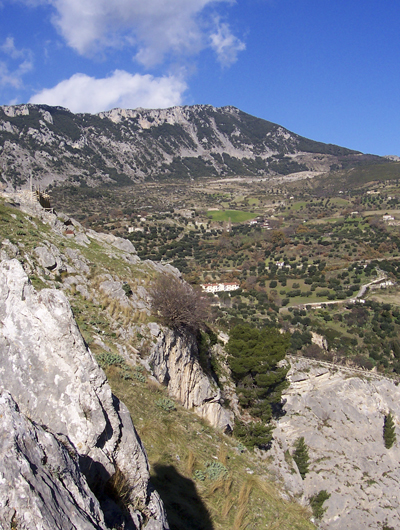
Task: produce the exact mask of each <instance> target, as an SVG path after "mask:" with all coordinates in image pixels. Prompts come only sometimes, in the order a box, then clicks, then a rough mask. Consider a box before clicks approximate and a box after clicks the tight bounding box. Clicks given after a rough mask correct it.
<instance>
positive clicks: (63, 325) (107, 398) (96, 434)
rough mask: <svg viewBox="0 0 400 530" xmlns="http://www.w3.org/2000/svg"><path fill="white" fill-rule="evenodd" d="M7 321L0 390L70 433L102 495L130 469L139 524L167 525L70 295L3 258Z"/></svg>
mask: <svg viewBox="0 0 400 530" xmlns="http://www.w3.org/2000/svg"><path fill="white" fill-rule="evenodd" d="M0 322H1V327H0V351H1V352H2V361H1V367H0V388H3V389H5V390H7V391H9V392H10V393H11V394H12V396H13V398H14V399H15V401H16V402H17V403H18V406H19V408H20V410H21V412H22V413H24V414H26V415H27V416H28V417H29V418H31V419H32V420H34V421H35V422H36V423H38V424H40V425H46V426H47V428H48V429H49V430H51V431H52V432H54V433H62V434H63V435H65V436H66V437H68V439H69V440H70V442H71V443H72V444H73V446H74V447H75V448H76V451H77V453H78V455H79V464H80V466H81V469H82V471H83V473H84V474H85V476H86V479H87V481H88V483H89V486H90V487H92V488H96V490H97V491H99V492H100V493H101V492H102V491H103V490H104V487H105V484H106V483H107V481H108V480H109V479H110V478H111V477H112V476H113V475H114V474H115V473H116V472H121V473H122V474H123V476H124V477H125V478H126V480H127V483H128V484H129V487H130V491H131V493H130V501H131V504H130V506H131V526H132V525H133V526H132V528H144V527H145V526H146V525H145V522H146V521H148V523H147V527H148V528H150V527H151V528H152V529H157V530H161V529H163V528H167V527H168V525H167V522H166V519H165V514H164V511H163V508H162V503H161V501H160V499H159V497H158V494H157V493H156V492H154V491H152V489H151V486H150V484H149V468H148V461H147V457H146V453H145V451H144V449H143V447H142V444H141V441H140V439H139V438H138V436H137V434H136V432H135V429H134V426H133V424H132V421H131V418H130V416H129V412H128V410H127V409H126V407H125V406H124V404H123V403H121V402H120V401H119V400H118V399H117V398H116V397H115V396H113V395H112V393H111V389H110V387H109V385H108V383H107V380H106V377H105V374H104V372H103V371H102V370H101V369H100V368H99V366H98V365H97V363H96V361H95V360H94V358H93V356H92V354H91V353H90V351H89V350H88V349H87V347H86V345H85V343H84V341H83V338H82V336H81V334H80V332H79V330H78V328H77V326H76V323H75V321H74V318H73V315H72V312H71V309H70V306H69V303H68V301H67V299H66V298H65V295H64V294H63V293H62V292H61V291H58V290H51V289H43V290H42V291H40V292H36V291H35V290H34V289H33V287H32V286H31V285H30V283H29V281H28V278H27V276H26V274H25V272H24V270H23V268H22V266H21V265H20V263H19V262H18V261H17V260H10V261H3V262H2V263H1V264H0ZM132 506H136V507H139V506H140V509H134V508H132ZM66 528H67V527H66ZM68 528H69V527H68Z"/></svg>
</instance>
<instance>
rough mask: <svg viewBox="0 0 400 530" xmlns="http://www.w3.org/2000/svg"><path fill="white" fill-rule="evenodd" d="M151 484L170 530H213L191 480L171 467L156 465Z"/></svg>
mask: <svg viewBox="0 0 400 530" xmlns="http://www.w3.org/2000/svg"><path fill="white" fill-rule="evenodd" d="M151 482H152V484H153V485H154V487H155V489H156V490H157V491H158V493H159V495H160V497H161V499H162V501H163V503H164V506H165V509H166V512H167V519H168V522H169V525H170V528H171V530H214V527H213V524H212V522H211V518H210V514H209V512H208V510H207V508H206V507H205V506H204V504H203V502H202V500H201V499H200V497H199V495H198V493H197V489H196V485H195V483H194V482H193V480H190V479H188V478H186V477H183V476H182V475H180V474H179V473H178V472H177V470H176V469H175V468H174V467H173V466H164V465H157V464H156V465H155V466H154V470H153V474H152V476H151Z"/></svg>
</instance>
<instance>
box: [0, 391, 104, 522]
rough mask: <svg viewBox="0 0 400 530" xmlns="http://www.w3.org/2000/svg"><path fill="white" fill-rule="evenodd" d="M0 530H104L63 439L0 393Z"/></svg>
mask: <svg viewBox="0 0 400 530" xmlns="http://www.w3.org/2000/svg"><path fill="white" fill-rule="evenodd" d="M0 429H1V433H2V434H1V435H0V461H1V465H0V472H1V477H2V480H0V528H18V529H22V528H27V529H28V528H29V529H30V528H32V529H33V528H41V529H43V530H54V528H79V529H80V530H106V528H107V527H106V525H105V522H104V517H103V513H102V511H101V509H100V504H99V502H98V500H97V499H96V497H95V496H94V494H93V492H92V491H91V490H90V488H89V486H88V484H87V482H86V479H85V477H84V476H83V475H82V473H81V470H80V468H79V464H78V461H77V460H78V459H77V456H78V455H77V453H75V452H74V450H73V448H72V446H71V445H70V444H69V445H68V444H67V442H66V440H62V441H61V440H60V438H57V437H56V436H55V435H54V434H52V433H51V432H49V431H46V430H45V429H43V427H40V426H39V425H38V424H35V423H33V422H32V421H31V420H29V419H28V418H27V417H26V416H24V415H23V414H21V413H20V412H19V410H18V407H17V405H16V403H15V402H14V400H13V399H12V397H11V394H9V393H8V392H5V391H3V392H2V393H0Z"/></svg>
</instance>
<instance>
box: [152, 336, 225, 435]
mask: <svg viewBox="0 0 400 530" xmlns="http://www.w3.org/2000/svg"><path fill="white" fill-rule="evenodd" d="M149 363H150V366H151V368H152V370H153V372H154V375H155V377H156V378H157V379H158V381H159V382H160V383H162V384H164V385H166V386H167V387H168V391H169V393H170V394H171V396H173V397H174V398H176V399H177V400H178V401H179V402H180V403H181V404H182V405H183V406H184V407H186V408H188V409H193V410H194V412H196V414H198V415H200V416H201V417H203V418H205V419H207V420H208V421H209V422H210V423H211V425H214V426H215V427H217V428H219V429H221V430H223V431H228V432H229V431H231V430H232V428H233V413H232V412H231V411H229V410H227V409H225V408H223V406H222V397H221V391H220V389H219V388H218V387H217V385H216V383H215V381H213V380H212V379H211V378H210V377H208V376H207V375H206V374H205V373H204V371H203V369H202V368H201V366H200V363H199V360H198V352H197V346H196V343H195V340H194V339H193V337H191V336H190V335H184V334H180V333H178V332H173V331H166V332H165V333H163V334H162V335H161V338H160V339H159V340H158V342H157V344H156V346H155V348H154V350H153V352H152V354H151V356H150V359H149Z"/></svg>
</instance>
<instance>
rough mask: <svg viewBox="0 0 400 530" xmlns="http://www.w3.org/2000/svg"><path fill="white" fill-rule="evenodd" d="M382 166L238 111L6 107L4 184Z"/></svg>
mask: <svg viewBox="0 0 400 530" xmlns="http://www.w3.org/2000/svg"><path fill="white" fill-rule="evenodd" d="M371 161H375V162H382V161H384V159H382V158H381V157H378V156H375V155H364V154H362V153H360V152H358V151H353V150H350V149H347V148H344V147H340V146H336V145H333V144H323V143H322V142H316V141H314V140H310V139H307V138H304V137H302V136H300V135H297V134H295V133H293V132H291V131H289V130H288V129H285V128H284V127H282V126H280V125H278V124H275V123H272V122H269V121H266V120H263V119H261V118H257V117H255V116H251V115H249V114H246V113H245V112H243V111H241V110H239V109H237V108H236V107H232V106H226V107H220V108H216V107H213V106H211V105H193V106H175V107H170V108H167V109H141V108H139V109H112V110H110V111H105V112H101V113H99V114H82V113H81V114H73V113H72V112H70V111H69V110H68V109H64V108H62V107H50V106H47V105H33V104H24V105H16V106H2V107H0V179H1V181H2V182H3V184H4V186H6V187H7V188H9V189H18V188H21V187H23V186H26V184H27V183H28V181H29V176H30V175H32V177H33V179H34V181H35V184H36V185H40V186H41V187H46V186H48V185H49V184H57V183H58V184H60V183H69V184H74V185H77V186H78V185H80V186H90V187H96V186H99V185H110V186H121V185H131V184H132V183H135V182H143V181H146V180H158V179H162V180H164V179H166V178H167V179H168V178H178V179H186V180H187V179H190V180H192V179H196V178H199V177H229V176H256V177H260V178H265V177H266V178H268V177H270V176H276V175H283V176H285V175H289V174H293V173H302V172H305V171H307V172H309V173H311V175H314V174H321V173H325V172H328V171H330V170H331V169H332V168H333V169H340V168H343V167H348V166H349V165H350V166H354V165H359V164H363V163H366V162H367V163H368V162H371Z"/></svg>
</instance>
